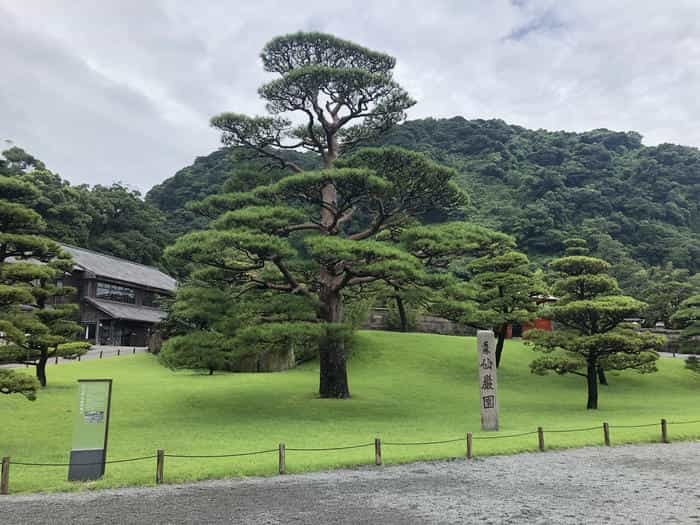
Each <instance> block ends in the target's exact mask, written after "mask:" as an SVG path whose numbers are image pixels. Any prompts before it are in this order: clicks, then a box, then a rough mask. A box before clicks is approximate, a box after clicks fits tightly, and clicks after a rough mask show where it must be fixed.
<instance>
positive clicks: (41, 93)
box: [0, 0, 700, 191]
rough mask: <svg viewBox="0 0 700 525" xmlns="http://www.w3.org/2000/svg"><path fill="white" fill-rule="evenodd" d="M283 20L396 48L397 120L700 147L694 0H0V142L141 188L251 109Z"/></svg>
mask: <svg viewBox="0 0 700 525" xmlns="http://www.w3.org/2000/svg"><path fill="white" fill-rule="evenodd" d="M297 30H317V31H324V32H330V33H334V34H336V35H338V36H341V37H343V38H347V39H350V40H354V41H356V42H358V43H361V44H363V45H365V46H368V47H371V48H374V49H377V50H381V51H385V52H388V53H390V54H393V55H394V56H396V57H397V59H398V66H397V70H396V77H397V79H398V80H399V81H400V82H401V83H402V84H403V85H404V86H405V87H406V88H407V89H408V91H409V92H410V93H411V94H412V95H413V96H414V98H416V99H417V100H418V104H417V105H416V106H415V108H413V109H412V110H411V113H410V116H411V117H412V118H419V117H426V116H436V117H451V116H454V115H462V116H464V117H466V118H501V119H504V120H506V121H507V122H510V123H515V124H520V125H523V126H526V127H531V128H547V129H567V130H575V131H581V130H586V129H592V128H600V127H607V128H610V129H617V130H637V131H640V132H641V133H642V134H643V135H644V137H645V139H644V140H645V143H646V144H650V145H651V144H658V143H660V142H676V143H681V144H688V145H693V146H700V126H699V125H697V123H698V122H700V2H698V0H686V1H684V0H667V1H665V2H661V1H657V0H615V1H613V2H611V1H610V0H600V1H598V0H567V1H555V0H552V1H547V0H541V1H540V0H510V1H508V0H471V1H467V0H454V1H447V0H446V1H440V0H431V1H428V0H423V1H408V0H403V1H398V0H397V1H389V0H381V1H379V0H377V1H373V2H370V1H366V2H365V1H360V0H353V1H352V2H351V1H346V2H328V1H317V0H306V1H305V2H289V1H272V0H255V1H244V0H226V1H221V2H219V1H205V2H191V1H188V0H182V1H174V0H173V1H166V0H161V1H156V0H99V1H94V0H89V1H86V0H65V1H59V0H0V140H8V139H10V140H12V141H14V142H15V143H16V144H18V145H20V146H22V147H24V148H25V149H27V150H28V151H30V152H31V153H33V154H34V155H36V156H38V157H39V158H41V159H42V160H44V161H45V162H46V163H47V165H48V166H49V167H50V168H51V169H53V170H55V171H58V172H59V173H61V175H63V176H64V177H65V178H67V179H68V180H70V181H71V182H73V183H90V184H96V183H102V184H109V183H111V182H112V181H117V180H119V181H123V182H125V183H127V184H129V185H131V186H132V187H134V188H137V189H140V190H142V191H146V190H148V189H149V188H150V187H151V186H152V185H153V184H156V183H158V182H160V181H162V180H163V179H165V178H167V177H169V176H171V175H172V174H173V173H174V172H175V171H177V170H178V169H179V168H181V167H183V166H186V165H188V164H190V163H191V162H192V160H193V159H194V158H195V157H196V156H198V155H206V154H207V153H209V152H211V151H212V150H214V149H215V148H217V147H218V136H217V134H216V132H215V131H214V130H213V129H211V128H210V127H209V125H208V121H209V118H210V117H211V116H212V115H215V114H217V113H220V112H223V111H235V112H241V113H260V112H262V110H263V107H262V103H261V102H260V101H259V100H258V98H257V95H256V89H257V86H259V85H260V84H261V83H263V82H265V81H266V80H268V79H269V77H268V76H267V75H266V74H265V73H264V72H263V71H262V69H261V66H260V63H259V59H258V53H259V52H260V50H261V48H262V47H263V45H264V44H265V43H266V42H267V41H268V40H269V39H270V38H272V37H274V36H276V35H279V34H284V33H289V32H293V31H297ZM4 145H5V143H0V146H4Z"/></svg>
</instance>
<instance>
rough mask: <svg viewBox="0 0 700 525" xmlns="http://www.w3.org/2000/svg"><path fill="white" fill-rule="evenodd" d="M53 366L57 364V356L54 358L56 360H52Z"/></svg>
mask: <svg viewBox="0 0 700 525" xmlns="http://www.w3.org/2000/svg"><path fill="white" fill-rule="evenodd" d="M53 364H54V365H57V364H58V356H56V359H54V362H53Z"/></svg>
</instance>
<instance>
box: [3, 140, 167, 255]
mask: <svg viewBox="0 0 700 525" xmlns="http://www.w3.org/2000/svg"><path fill="white" fill-rule="evenodd" d="M0 177H3V178H10V179H20V180H21V181H23V182H26V183H29V184H31V186H32V187H33V188H35V192H33V193H32V195H33V197H32V199H31V202H29V203H27V204H28V205H29V208H30V209H32V210H34V211H35V212H37V213H38V214H39V215H40V217H41V218H42V219H43V222H44V225H45V232H46V234H47V235H48V236H49V237H51V238H52V239H53V240H55V241H59V242H62V243H66V244H72V245H75V246H81V247H83V248H89V249H92V250H96V251H100V252H103V253H108V254H111V255H114V256H116V257H123V258H125V259H129V260H132V261H135V262H140V263H143V264H151V265H153V264H158V263H159V262H160V260H161V255H162V253H163V249H164V248H165V246H166V244H167V243H168V241H169V240H170V239H169V238H168V237H167V236H164V235H163V230H164V224H165V220H166V216H165V214H164V213H162V212H161V211H160V210H159V209H158V208H156V207H155V206H152V205H150V204H147V203H145V202H144V200H143V199H142V198H141V194H140V193H139V192H138V191H134V190H131V189H129V188H127V187H126V186H124V185H123V184H121V183H118V182H115V183H112V184H111V185H110V186H102V185H96V186H92V187H90V186H87V185H79V186H73V185H71V184H70V183H69V182H68V181H66V180H64V179H63V178H62V177H61V176H60V175H59V174H57V173H54V172H52V171H51V170H50V169H48V168H47V167H46V165H45V164H44V163H43V162H42V161H41V160H39V159H37V158H35V157H34V156H32V155H31V154H29V153H27V152H26V151H24V150H23V149H21V148H19V147H16V146H15V147H12V148H9V149H7V150H5V151H3V152H2V154H1V155H0Z"/></svg>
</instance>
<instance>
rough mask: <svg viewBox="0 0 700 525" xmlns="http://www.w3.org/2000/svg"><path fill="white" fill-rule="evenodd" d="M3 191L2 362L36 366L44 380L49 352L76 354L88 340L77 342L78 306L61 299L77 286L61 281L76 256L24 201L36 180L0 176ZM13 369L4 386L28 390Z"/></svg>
mask: <svg viewBox="0 0 700 525" xmlns="http://www.w3.org/2000/svg"><path fill="white" fill-rule="evenodd" d="M0 195H2V196H3V197H5V198H3V199H0V331H1V332H2V333H3V334H4V335H3V344H2V345H0V362H5V363H21V364H28V365H31V366H35V367H36V376H37V379H38V380H39V383H40V384H41V385H42V386H46V363H47V362H48V360H49V359H50V358H51V357H55V356H62V357H77V356H78V355H80V354H82V353H84V352H85V350H86V347H87V346H88V345H87V344H86V343H83V342H74V341H75V339H76V338H77V336H78V334H79V333H80V332H81V328H80V325H79V324H78V323H76V322H74V318H75V315H76V313H77V306H76V305H73V304H61V301H60V298H61V297H63V296H65V295H68V294H71V293H73V292H74V290H72V289H71V288H69V287H62V286H57V282H58V280H59V279H60V278H62V277H63V275H64V273H65V272H67V271H70V270H71V268H72V262H71V259H70V257H69V256H68V255H67V254H65V253H64V252H62V251H61V248H60V246H59V245H58V244H57V243H55V242H53V241H51V240H49V239H47V238H45V237H43V236H41V233H42V232H43V230H44V222H43V221H42V219H41V217H40V216H39V215H38V214H37V213H36V212H35V211H33V210H31V209H29V208H28V207H27V205H26V204H25V203H30V202H31V201H32V199H34V198H36V195H37V192H36V189H35V188H34V187H33V186H32V185H30V184H28V183H25V182H23V181H20V180H17V179H15V178H11V177H4V176H0ZM13 375H14V374H3V377H4V381H5V382H6V383H5V384H4V386H3V387H0V390H2V391H3V392H9V391H10V390H15V389H16V388H19V390H20V392H29V390H27V385H28V383H26V382H25V381H19V382H16V381H17V380H16V379H13V378H12V376H13ZM13 382H14V383H13ZM13 384H14V385H15V386H12V385H13ZM17 385H19V386H17Z"/></svg>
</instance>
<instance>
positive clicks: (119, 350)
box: [117, 348, 122, 357]
mask: <svg viewBox="0 0 700 525" xmlns="http://www.w3.org/2000/svg"><path fill="white" fill-rule="evenodd" d="M120 355H122V349H121V348H117V357H119V356H120Z"/></svg>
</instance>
